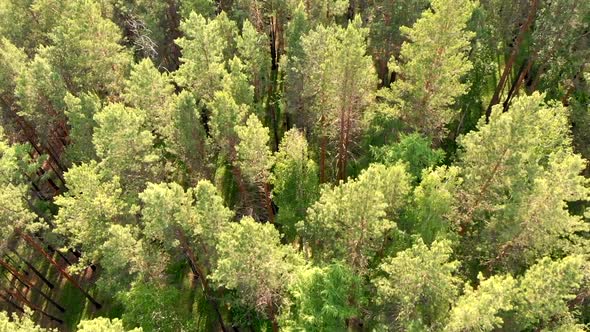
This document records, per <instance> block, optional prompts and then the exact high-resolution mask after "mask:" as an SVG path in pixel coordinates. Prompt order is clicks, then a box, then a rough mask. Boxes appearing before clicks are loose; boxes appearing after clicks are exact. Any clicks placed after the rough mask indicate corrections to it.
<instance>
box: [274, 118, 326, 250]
mask: <svg viewBox="0 0 590 332" xmlns="http://www.w3.org/2000/svg"><path fill="white" fill-rule="evenodd" d="M271 182H272V184H273V186H274V188H273V200H274V202H276V204H277V205H278V206H279V213H278V217H277V222H278V223H279V224H281V226H282V228H281V231H282V232H283V234H285V235H286V237H287V239H288V240H293V239H294V237H295V235H296V228H295V224H296V223H297V222H298V221H300V220H303V218H305V215H306V211H307V208H308V207H309V206H310V205H311V204H312V203H313V202H315V201H316V200H317V199H318V198H319V183H318V182H319V179H318V169H317V165H316V163H315V162H314V161H313V159H311V156H310V154H309V151H308V144H307V140H306V139H305V136H304V135H303V133H302V132H300V131H299V130H297V129H291V130H289V131H288V132H286V133H285V136H283V139H282V141H281V144H280V145H279V151H278V152H277V153H276V154H275V166H274V168H273V173H272V177H271Z"/></svg>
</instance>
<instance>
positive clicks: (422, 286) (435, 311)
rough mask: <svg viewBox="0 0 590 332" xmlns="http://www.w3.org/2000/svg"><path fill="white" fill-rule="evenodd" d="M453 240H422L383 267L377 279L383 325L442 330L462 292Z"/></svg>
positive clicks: (389, 258)
mask: <svg viewBox="0 0 590 332" xmlns="http://www.w3.org/2000/svg"><path fill="white" fill-rule="evenodd" d="M451 254H452V250H451V247H450V243H449V241H435V242H433V243H432V245H431V246H430V247H428V246H426V245H425V244H424V243H423V242H422V240H421V239H418V240H417V242H416V244H414V245H413V246H412V247H411V248H409V249H406V250H404V251H402V252H400V253H398V254H397V255H396V256H395V257H388V258H386V259H384V261H383V263H381V265H380V266H379V269H380V270H381V271H382V273H383V276H382V277H378V278H376V279H375V280H374V284H375V286H376V287H377V297H378V298H377V299H378V303H379V304H380V305H381V306H382V308H383V315H384V316H383V317H382V318H381V321H382V324H384V325H385V326H389V327H390V328H393V329H404V330H412V329H440V328H441V327H442V326H441V325H442V323H443V322H444V321H445V320H446V318H447V317H448V315H449V312H448V310H449V306H450V305H451V304H452V303H454V301H455V298H456V297H457V295H458V283H459V281H460V279H459V278H458V277H456V276H455V275H454V274H455V271H456V270H457V267H458V266H459V262H457V261H452V260H451Z"/></svg>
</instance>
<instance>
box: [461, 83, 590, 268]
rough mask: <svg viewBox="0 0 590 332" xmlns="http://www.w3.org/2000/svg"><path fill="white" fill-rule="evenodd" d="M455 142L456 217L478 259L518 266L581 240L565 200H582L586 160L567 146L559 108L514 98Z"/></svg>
mask: <svg viewBox="0 0 590 332" xmlns="http://www.w3.org/2000/svg"><path fill="white" fill-rule="evenodd" d="M490 142H493V144H490ZM459 143H460V145H461V146H462V149H461V152H460V155H459V158H460V160H461V161H460V165H461V168H462V178H463V180H464V181H463V184H462V185H461V187H460V190H459V193H458V196H457V197H458V198H459V199H460V200H461V208H460V212H461V213H460V215H458V216H457V218H459V220H461V227H462V229H463V230H464V231H465V230H470V231H472V232H473V237H470V238H471V239H473V240H474V241H478V242H479V245H477V246H476V248H477V250H478V255H481V256H480V257H479V259H480V260H481V261H482V262H486V263H487V264H492V265H493V266H498V265H499V266H500V267H503V268H508V269H518V268H519V267H520V266H522V265H525V266H528V265H531V263H532V262H534V260H536V259H538V258H541V257H543V256H545V255H549V254H552V253H556V254H557V253H561V252H568V251H569V252H571V251H575V250H576V249H575V248H576V247H577V246H579V245H582V244H581V243H580V241H583V240H582V239H581V238H580V237H579V236H577V235H576V234H577V233H578V232H580V231H584V230H586V229H587V225H586V224H584V222H583V221H582V220H581V217H580V216H576V215H571V214H570V213H569V211H568V209H567V205H566V202H569V201H576V200H583V199H587V197H588V187H587V180H586V179H585V178H584V177H582V176H581V175H579V174H580V172H581V171H582V170H583V169H584V167H585V163H586V162H585V161H584V160H583V159H582V158H581V157H580V156H579V155H576V154H574V153H573V152H572V148H571V138H570V136H569V128H568V124H567V113H566V110H565V108H564V107H562V106H558V105H555V104H549V105H548V104H546V103H544V102H543V96H542V95H540V94H538V93H535V94H533V95H531V96H525V97H520V98H518V99H515V100H514V102H513V104H512V106H511V109H510V112H508V113H503V112H502V109H501V107H495V108H494V110H493V112H492V116H491V118H490V123H489V124H486V123H485V121H484V119H482V120H480V123H479V124H478V131H475V132H471V133H469V134H467V135H465V136H464V137H462V138H460V140H459ZM476 239H477V240H476ZM490 260H491V261H490ZM519 265H520V266H519Z"/></svg>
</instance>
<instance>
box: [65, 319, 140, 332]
mask: <svg viewBox="0 0 590 332" xmlns="http://www.w3.org/2000/svg"><path fill="white" fill-rule="evenodd" d="M76 331H78V332H141V331H143V330H142V329H141V328H135V329H132V330H126V329H125V328H124V327H123V322H122V321H121V320H120V319H118V318H114V319H108V318H104V317H97V318H94V319H90V320H83V321H81V322H80V324H78V327H77V330H76Z"/></svg>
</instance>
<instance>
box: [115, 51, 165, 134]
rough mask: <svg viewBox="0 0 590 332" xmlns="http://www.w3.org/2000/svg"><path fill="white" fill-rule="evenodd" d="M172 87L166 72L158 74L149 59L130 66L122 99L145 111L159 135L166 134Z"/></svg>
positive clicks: (151, 125) (147, 118)
mask: <svg viewBox="0 0 590 332" xmlns="http://www.w3.org/2000/svg"><path fill="white" fill-rule="evenodd" d="M173 93H174V87H173V86H172V84H170V79H169V78H168V75H167V74H166V73H164V74H160V72H159V71H158V69H156V68H155V67H154V64H153V63H152V61H151V60H149V59H144V60H142V61H141V62H139V63H138V64H136V65H134V66H133V67H132V68H131V74H130V76H129V79H128V80H127V81H126V84H125V93H124V94H123V99H124V100H125V102H126V103H127V104H129V105H130V106H132V107H135V108H138V109H142V110H144V111H146V121H148V122H149V127H150V128H153V130H154V131H156V132H157V133H158V134H159V135H160V136H164V135H166V134H168V131H169V130H167V128H168V127H170V125H171V122H172V121H171V120H172V119H171V114H170V103H171V101H172V95H173Z"/></svg>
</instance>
